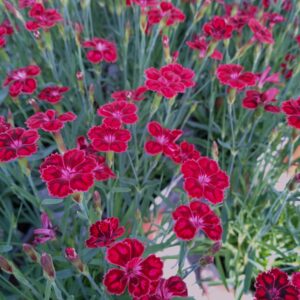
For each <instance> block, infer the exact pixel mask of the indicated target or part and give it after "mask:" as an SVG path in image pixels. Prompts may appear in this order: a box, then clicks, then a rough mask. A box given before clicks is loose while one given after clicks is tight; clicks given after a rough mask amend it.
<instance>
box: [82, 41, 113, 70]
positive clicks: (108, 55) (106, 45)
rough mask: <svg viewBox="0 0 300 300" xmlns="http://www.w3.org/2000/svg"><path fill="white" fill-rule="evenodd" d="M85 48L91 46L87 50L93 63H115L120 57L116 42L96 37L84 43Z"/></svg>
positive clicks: (88, 56) (89, 59)
mask: <svg viewBox="0 0 300 300" xmlns="http://www.w3.org/2000/svg"><path fill="white" fill-rule="evenodd" d="M83 47H84V48H91V49H92V50H89V51H88V52H87V55H86V57H87V59H88V61H90V62H91V63H93V64H99V63H100V62H102V61H106V62H108V63H114V62H116V61H117V59H118V54H117V47H116V45H115V44H114V43H112V42H110V41H108V40H105V39H102V38H98V37H95V38H93V39H91V40H88V41H85V42H84V43H83Z"/></svg>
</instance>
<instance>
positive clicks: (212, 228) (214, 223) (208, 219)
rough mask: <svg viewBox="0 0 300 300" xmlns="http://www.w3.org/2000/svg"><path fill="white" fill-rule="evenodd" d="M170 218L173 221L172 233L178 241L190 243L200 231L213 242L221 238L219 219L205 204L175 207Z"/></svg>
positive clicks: (197, 203) (198, 202) (195, 203)
mask: <svg viewBox="0 0 300 300" xmlns="http://www.w3.org/2000/svg"><path fill="white" fill-rule="evenodd" d="M172 216H173V219H174V220H175V225H174V232H175V233H176V236H177V237H178V238H180V239H183V240H187V241H190V240H192V239H193V238H194V237H195V236H196V234H197V233H198V232H199V231H200V230H201V231H204V232H205V234H206V235H207V236H208V238H210V239H211V240H213V241H218V240H220V239H221V237H222V226H221V225H220V218H219V217H218V216H217V215H216V214H215V213H214V212H213V211H212V210H211V209H210V207H209V206H208V205H207V204H204V203H202V202H200V201H192V202H191V203H190V204H189V205H181V206H179V207H177V208H176V210H175V211H174V212H173V214H172Z"/></svg>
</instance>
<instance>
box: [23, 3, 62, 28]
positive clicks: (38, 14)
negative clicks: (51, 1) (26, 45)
mask: <svg viewBox="0 0 300 300" xmlns="http://www.w3.org/2000/svg"><path fill="white" fill-rule="evenodd" d="M29 17H31V18H32V19H33V20H32V21H27V22H26V28H27V30H29V31H37V30H38V29H44V30H48V29H49V28H51V27H53V26H55V25H56V24H57V23H58V22H61V21H63V18H62V16H61V14H60V13H59V12H58V11H57V10H56V9H54V8H45V7H44V6H43V4H41V3H35V4H33V5H32V7H31V9H30V11H29Z"/></svg>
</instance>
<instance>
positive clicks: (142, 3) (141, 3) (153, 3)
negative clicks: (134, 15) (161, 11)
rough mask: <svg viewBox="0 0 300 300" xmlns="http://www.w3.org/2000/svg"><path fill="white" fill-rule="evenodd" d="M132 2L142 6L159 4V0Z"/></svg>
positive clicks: (133, 0)
mask: <svg viewBox="0 0 300 300" xmlns="http://www.w3.org/2000/svg"><path fill="white" fill-rule="evenodd" d="M132 2H133V3H135V4H136V5H138V6H141V7H143V8H144V7H149V6H156V5H158V4H159V0H132Z"/></svg>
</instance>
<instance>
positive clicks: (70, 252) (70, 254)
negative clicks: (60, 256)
mask: <svg viewBox="0 0 300 300" xmlns="http://www.w3.org/2000/svg"><path fill="white" fill-rule="evenodd" d="M65 256H66V259H67V260H68V261H69V262H71V263H72V265H73V266H74V267H75V268H76V269H77V270H78V271H79V272H80V273H85V272H86V271H87V270H86V266H85V265H84V264H83V262H82V261H81V259H80V257H79V256H78V254H77V252H76V250H75V249H74V248H66V249H65Z"/></svg>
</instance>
